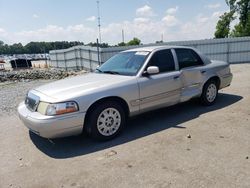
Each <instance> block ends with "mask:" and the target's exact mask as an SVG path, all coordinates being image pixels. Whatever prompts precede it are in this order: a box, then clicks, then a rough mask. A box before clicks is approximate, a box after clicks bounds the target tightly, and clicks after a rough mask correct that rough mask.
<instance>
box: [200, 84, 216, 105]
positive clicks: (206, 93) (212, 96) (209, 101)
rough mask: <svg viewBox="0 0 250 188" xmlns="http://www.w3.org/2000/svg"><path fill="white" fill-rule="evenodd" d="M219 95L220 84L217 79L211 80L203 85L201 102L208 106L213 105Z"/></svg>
mask: <svg viewBox="0 0 250 188" xmlns="http://www.w3.org/2000/svg"><path fill="white" fill-rule="evenodd" d="M217 96H218V85H217V83H216V81H214V80H209V81H208V82H207V83H206V84H205V85H204V87H203V91H202V95H201V98H200V99H201V103H202V104H203V105H206V106H211V105H213V104H214V103H215V101H216V99H217Z"/></svg>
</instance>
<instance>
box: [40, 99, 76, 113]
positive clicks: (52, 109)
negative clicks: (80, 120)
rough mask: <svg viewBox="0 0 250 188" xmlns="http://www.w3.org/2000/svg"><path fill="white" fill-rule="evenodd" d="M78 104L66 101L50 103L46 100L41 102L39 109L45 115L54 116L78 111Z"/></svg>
mask: <svg viewBox="0 0 250 188" xmlns="http://www.w3.org/2000/svg"><path fill="white" fill-rule="evenodd" d="M78 110H79V109H78V105H77V103H76V102H64V103H56V104H50V103H46V102H40V103H39V105H38V108H37V111H38V112H39V113H41V114H43V115H47V116H54V115H61V114H67V113H72V112H76V111H78Z"/></svg>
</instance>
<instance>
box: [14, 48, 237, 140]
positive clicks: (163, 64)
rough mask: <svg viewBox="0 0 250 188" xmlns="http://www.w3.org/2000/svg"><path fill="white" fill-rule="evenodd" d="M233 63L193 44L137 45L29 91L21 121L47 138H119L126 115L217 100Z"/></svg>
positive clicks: (229, 75) (227, 79) (225, 84)
mask: <svg viewBox="0 0 250 188" xmlns="http://www.w3.org/2000/svg"><path fill="white" fill-rule="evenodd" d="M231 81H232V73H231V71H230V67H229V64H228V63H227V62H223V61H211V60H210V59H209V58H207V57H206V56H204V55H203V54H201V53H200V52H199V51H198V50H196V49H193V48H189V47H177V46H162V47H159V46H158V47H144V48H136V49H132V50H128V51H124V52H121V53H118V54H117V55H115V56H113V57H112V58H110V59H109V60H108V61H106V62H105V63H104V64H102V65H101V66H100V67H98V68H97V69H96V70H95V72H93V73H88V74H85V75H81V76H76V77H72V78H67V79H64V80H59V81H56V82H53V83H50V84H47V85H44V86H40V87H38V88H36V89H32V90H30V91H29V92H28V93H27V96H26V99H25V101H24V102H22V103H21V104H20V105H19V107H18V113H19V117H20V119H21V120H22V121H23V123H24V125H25V126H27V127H28V129H29V130H30V131H32V132H33V133H35V134H37V135H40V136H41V137H45V138H57V137H65V136H71V135H77V134H81V133H82V132H83V131H86V132H87V133H88V134H89V135H90V136H91V137H93V138H95V139H98V140H108V139H112V138H114V137H115V136H117V135H118V134H119V133H120V132H121V130H122V129H123V127H124V126H125V124H126V119H127V118H129V117H131V116H135V115H138V114H141V113H144V112H147V111H151V110H155V109H159V108H163V107H167V106H171V105H174V104H177V103H180V102H185V101H188V100H190V99H192V98H199V99H200V101H201V103H202V104H203V105H213V104H214V103H215V102H216V99H217V95H218V90H220V89H222V88H225V87H227V86H229V85H230V84H231Z"/></svg>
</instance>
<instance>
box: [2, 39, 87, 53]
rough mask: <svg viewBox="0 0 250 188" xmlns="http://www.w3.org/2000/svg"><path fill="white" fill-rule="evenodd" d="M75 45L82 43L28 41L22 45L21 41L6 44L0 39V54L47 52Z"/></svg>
mask: <svg viewBox="0 0 250 188" xmlns="http://www.w3.org/2000/svg"><path fill="white" fill-rule="evenodd" d="M77 45H84V43H82V42H79V41H73V42H68V41H56V42H30V43H28V44H26V45H25V46H23V45H22V44H21V43H16V44H12V45H8V44H4V42H3V41H0V54H23V53H27V54H35V53H48V52H49V51H50V50H56V49H65V48H70V47H72V46H77Z"/></svg>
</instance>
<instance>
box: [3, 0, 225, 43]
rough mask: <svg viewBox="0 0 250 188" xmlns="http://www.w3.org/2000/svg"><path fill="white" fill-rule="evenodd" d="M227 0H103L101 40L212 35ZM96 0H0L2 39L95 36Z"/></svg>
mask: <svg viewBox="0 0 250 188" xmlns="http://www.w3.org/2000/svg"><path fill="white" fill-rule="evenodd" d="M227 10H228V7H227V5H226V3H225V0H188V1H187V0H126V1H125V0H123V1H122V0H100V15H101V33H102V42H105V43H109V44H117V43H119V42H122V30H124V34H125V42H127V41H129V40H131V39H132V38H133V37H138V38H139V39H141V41H142V43H144V44H147V43H154V42H155V41H160V40H161V39H162V36H163V40H164V41H180V40H196V39H208V38H213V36H214V31H215V27H216V23H217V21H218V18H219V16H220V15H222V14H223V13H224V12H225V11H227ZM97 15H98V14H97V3H96V0H71V1H70V0H0V40H2V41H3V42H4V43H7V44H13V43H19V42H21V43H22V44H23V45H25V44H27V43H28V42H31V41H81V42H84V43H89V42H94V41H96V39H97V38H98V27H97V25H98V24H97Z"/></svg>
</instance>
